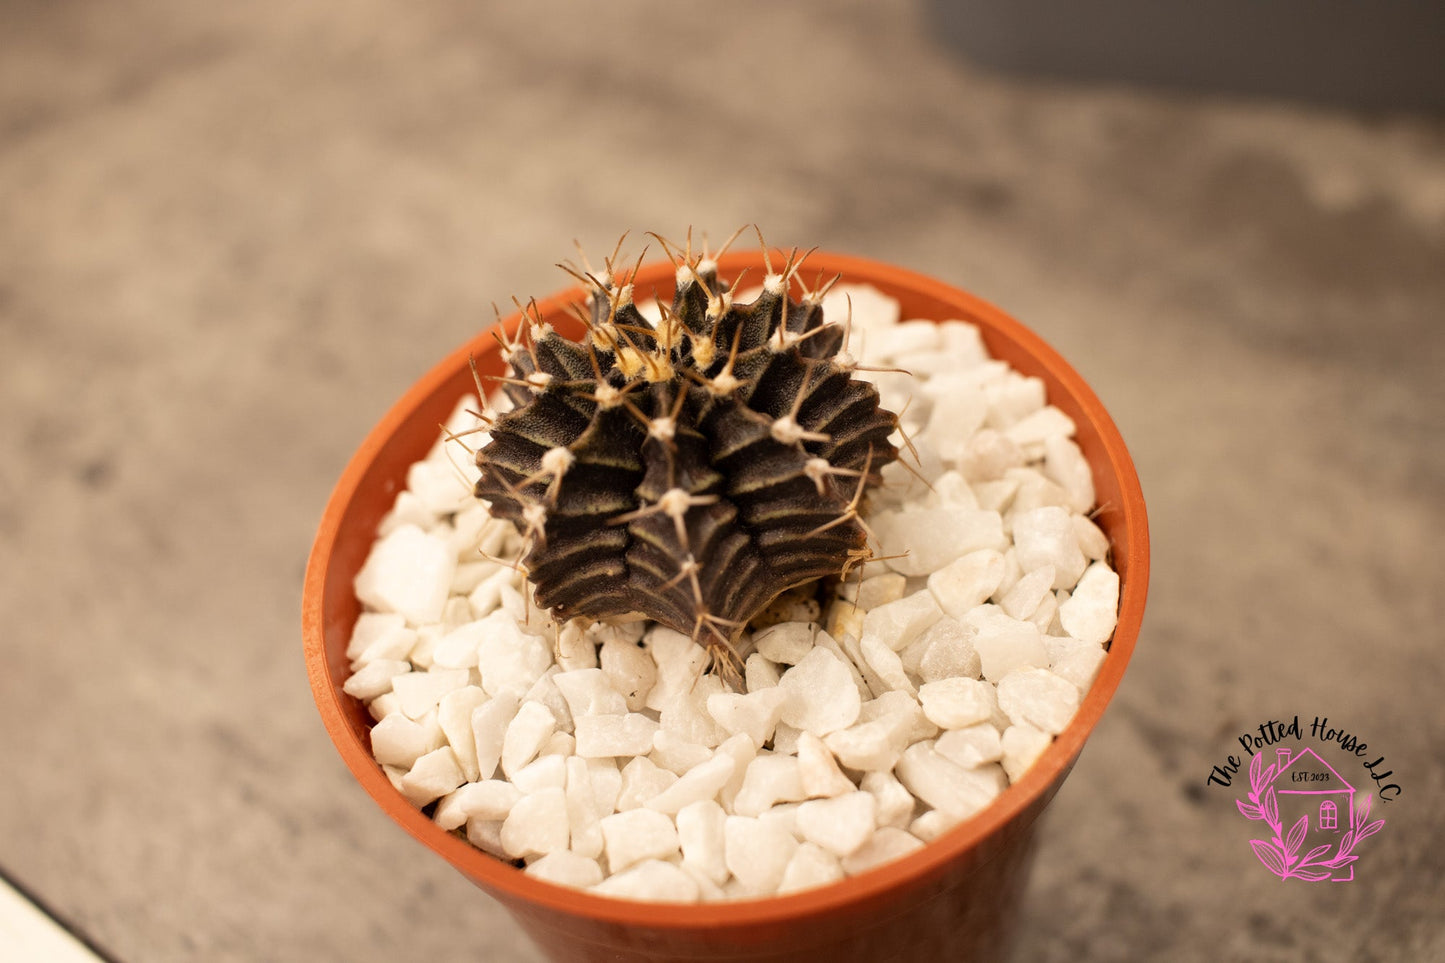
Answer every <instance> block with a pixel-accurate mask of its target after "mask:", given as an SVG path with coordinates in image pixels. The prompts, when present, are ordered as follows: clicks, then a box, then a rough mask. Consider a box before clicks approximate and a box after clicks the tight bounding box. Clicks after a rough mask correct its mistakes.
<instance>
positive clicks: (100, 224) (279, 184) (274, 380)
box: [0, 0, 1445, 963]
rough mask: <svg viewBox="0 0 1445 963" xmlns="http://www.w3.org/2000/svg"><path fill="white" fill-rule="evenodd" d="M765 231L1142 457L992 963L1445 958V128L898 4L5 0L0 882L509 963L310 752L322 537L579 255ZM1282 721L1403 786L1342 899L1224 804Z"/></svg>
mask: <svg viewBox="0 0 1445 963" xmlns="http://www.w3.org/2000/svg"><path fill="white" fill-rule="evenodd" d="M754 221H756V222H758V223H759V224H761V225H762V227H763V229H764V230H765V231H766V232H767V233H768V235H769V236H770V239H772V240H774V241H775V242H776V243H779V244H799V245H813V244H819V245H822V246H825V247H827V248H830V249H836V250H843V251H850V252H854V253H859V254H864V255H869V256H873V257H877V258H882V259H886V260H891V261H895V262H898V263H901V264H905V265H909V266H912V267H914V268H916V269H918V270H921V271H924V272H927V273H931V274H934V275H936V276H938V277H941V278H944V279H947V280H949V281H951V282H955V283H958V284H960V285H963V286H965V287H968V288H970V289H972V290H974V291H976V292H977V293H979V294H981V295H983V296H984V297H986V298H989V299H990V300H993V301H995V302H996V303H998V304H1000V305H1003V306H1005V307H1006V308H1007V309H1009V310H1010V311H1012V312H1013V313H1014V314H1015V315H1016V316H1018V317H1019V318H1021V319H1023V320H1024V321H1025V322H1027V323H1028V324H1030V325H1031V326H1033V327H1034V328H1035V329H1037V330H1038V331H1039V332H1040V333H1041V334H1043V336H1044V337H1045V338H1046V339H1047V340H1049V341H1050V342H1052V343H1053V344H1054V345H1055V346H1056V347H1057V348H1059V349H1060V350H1061V351H1062V352H1063V353H1064V355H1065V356H1066V357H1068V358H1070V359H1071V360H1072V361H1073V362H1074V364H1075V366H1076V367H1077V368H1078V369H1079V370H1080V371H1081V372H1082V373H1083V374H1084V376H1085V377H1086V378H1087V379H1088V380H1089V381H1090V382H1091V383H1092V384H1093V385H1094V386H1095V388H1096V390H1097V391H1098V393H1099V394H1100V395H1101V396H1102V398H1103V399H1104V401H1105V402H1106V403H1107V404H1108V405H1109V406H1110V407H1111V409H1112V411H1113V413H1114V415H1115V418H1116V420H1117V421H1118V423H1119V425H1120V427H1121V429H1122V431H1123V434H1124V436H1125V438H1126V439H1127V440H1128V442H1129V444H1130V446H1131V449H1132V451H1133V453H1134V456H1135V459H1136V461H1137V463H1138V466H1139V470H1140V474H1141V476H1142V478H1143V483H1144V488H1145V494H1146V497H1147V498H1148V501H1149V506H1150V511H1151V517H1152V523H1153V531H1154V581H1153V591H1152V593H1151V600H1150V605H1149V615H1148V619H1147V622H1146V626H1145V631H1144V633H1143V636H1142V637H1141V639H1140V642H1139V647H1138V653H1137V656H1136V659H1135V662H1134V664H1133V665H1132V667H1131V669H1130V671H1129V674H1128V676H1127V678H1126V679H1125V682H1124V686H1123V688H1122V689H1121V691H1120V694H1119V697H1118V699H1117V700H1116V702H1115V703H1114V705H1113V707H1112V708H1111V710H1110V712H1109V714H1108V715H1107V716H1106V717H1105V719H1104V722H1103V724H1102V726H1101V727H1100V729H1099V731H1098V733H1097V737H1096V739H1095V740H1094V741H1093V742H1092V743H1091V745H1090V747H1089V748H1088V749H1087V751H1086V752H1085V754H1084V756H1083V758H1082V760H1081V761H1080V763H1079V765H1078V767H1077V768H1076V770H1075V772H1074V774H1073V776H1072V778H1071V780H1070V782H1069V783H1068V784H1067V785H1066V786H1065V788H1064V790H1063V792H1062V793H1061V794H1060V795H1059V797H1058V799H1057V800H1056V803H1055V805H1054V806H1053V807H1052V809H1051V812H1050V814H1049V818H1048V820H1047V823H1046V826H1045V829H1044V840H1043V842H1044V845H1043V847H1042V851H1041V855H1040V858H1039V861H1038V864H1037V869H1036V873H1035V878H1034V881H1033V885H1032V889H1031V891H1030V896H1029V899H1030V902H1029V906H1028V911H1027V919H1026V924H1027V925H1026V929H1025V932H1024V933H1023V936H1022V946H1021V951H1020V958H1021V959H1028V960H1046V961H1064V960H1080V959H1085V960H1118V959H1171V960H1181V961H1190V960H1201V961H1202V960H1215V959H1223V958H1237V959H1245V958H1248V959H1265V960H1319V961H1346V960H1349V961H1355V960H1427V959H1445V929H1442V927H1441V924H1440V923H1439V922H1438V910H1439V907H1440V905H1441V903H1442V901H1445V883H1442V879H1445V848H1442V842H1445V828H1442V826H1445V824H1442V821H1441V819H1440V818H1439V808H1438V807H1439V804H1440V800H1441V797H1442V791H1445V776H1442V764H1445V751H1442V748H1441V746H1442V739H1441V737H1442V734H1445V710H1442V708H1441V701H1440V692H1441V689H1442V685H1445V670H1442V663H1441V655H1440V653H1441V644H1442V631H1441V615H1442V611H1441V603H1440V591H1441V589H1442V584H1441V583H1442V579H1441V575H1442V568H1445V566H1442V564H1441V561H1440V559H1441V547H1440V546H1441V539H1442V537H1445V525H1442V494H1445V491H1442V488H1445V485H1442V482H1445V437H1442V430H1441V424H1442V418H1441V416H1442V413H1445V405H1442V393H1445V392H1442V377H1441V369H1442V363H1445V334H1442V331H1445V323H1442V322H1445V125H1442V122H1441V121H1440V120H1439V119H1426V118H1411V117H1408V116H1355V115H1349V114H1343V113H1333V112H1330V111H1327V110H1322V109H1306V108H1299V107H1293V106H1289V105H1283V104H1270V103H1258V102H1243V101H1233V100H1224V99H1219V100H1211V99H1199V98H1183V97H1167V96H1163V95H1154V94H1149V93H1140V92H1130V91H1125V90H1119V89H1107V88H1106V89H1099V88H1082V87H1069V86H1060V85H1050V84H1043V83H1027V82H1020V81H1004V80H1000V79H996V78H990V77H988V76H986V75H983V74H980V73H978V72H976V71H974V70H971V69H970V68H969V67H967V66H966V65H964V64H962V63H960V62H958V61H957V60H955V59H954V58H953V57H952V56H950V54H949V53H948V52H947V51H946V50H943V49H940V48H939V47H937V46H935V45H934V44H933V43H932V41H931V40H930V37H929V36H928V35H927V32H926V30H925V29H924V27H923V24H922V20H921V17H920V15H919V12H918V10H917V9H915V7H914V6H913V5H912V4H909V3H907V2H904V0H890V2H881V3H880V2H874V3H864V2H857V0H854V2H845V3H823V2H821V0H814V2H807V3H797V4H787V5H783V4H767V3H761V2H744V3H738V4H728V5H720V6H718V7H715V8H713V10H712V11H711V12H710V13H709V14H707V15H706V16H705V15H704V14H703V13H702V12H701V11H699V10H698V9H696V8H694V7H693V6H692V5H686V4H662V3H652V4H649V3H643V2H636V0H622V2H615V3H610V4H607V5H599V6H592V5H582V4H575V5H573V4H559V3H549V2H542V3H529V4H499V3H497V4H473V3H462V2H454V0H418V2H414V3H408V4H387V3H379V2H376V0H358V2H354V3H348V4H328V3H314V2H307V0H289V2H284V3H282V2H275V0H259V2H255V3H248V4H233V5H223V4H187V3H179V2H164V0H136V2H133V3H129V4H125V5H120V4H109V3H99V2H94V0H91V2H82V0H72V2H67V3H47V2H41V0H9V2H6V3H4V4H0V412H3V415H0V451H3V452H4V454H3V455H0V546H3V552H0V611H3V614H4V619H5V621H4V627H3V631H0V772H3V773H4V776H3V782H0V785H3V790H0V867H3V869H4V871H5V872H7V873H9V874H11V875H12V876H13V877H15V878H16V879H18V880H19V881H21V882H23V884H24V885H25V886H26V887H27V888H29V889H31V890H32V891H34V892H35V893H37V894H38V895H40V896H41V897H43V898H44V899H45V900H46V901H47V902H49V903H50V904H52V905H53V906H54V907H56V908H57V910H58V911H60V912H61V913H62V914H63V915H64V916H65V917H67V918H68V919H69V920H70V921H71V922H73V923H74V924H75V925H77V926H79V927H80V928H82V929H83V930H84V931H85V932H86V933H88V934H89V935H90V936H91V937H92V938H93V939H94V940H95V941H96V942H97V943H98V944H100V945H101V946H103V947H104V948H106V949H107V951H108V952H110V953H111V954H112V955H114V957H115V958H117V959H119V960H123V961H127V963H129V961H137V963H139V961H147V963H169V961H182V960H187V961H189V960H207V961H211V963H228V961H242V960H246V961H251V960H268V961H293V960H294V961H314V960H331V959H346V960H352V961H367V960H378V961H380V960H397V959H406V960H478V961H480V960H519V961H531V960H536V959H537V958H538V957H537V955H536V954H535V951H533V950H531V949H530V947H529V945H528V944H527V943H526V942H525V940H524V938H523V937H522V936H521V935H520V934H519V932H518V931H517V930H516V929H515V928H514V927H513V925H512V924H511V923H510V921H509V920H508V919H507V918H506V916H505V915H504V914H503V913H502V911H501V910H500V909H499V908H498V907H497V906H496V905H495V904H493V903H492V902H490V901H489V900H488V899H487V898H486V897H485V896H483V895H482V894H481V893H480V892H479V891H477V890H475V889H473V888H472V887H471V886H470V885H469V884H467V883H466V882H465V881H463V880H462V879H461V877H459V876H458V875H456V874H454V873H453V872H452V871H451V870H449V869H448V868H447V867H446V866H445V865H444V864H443V863H442V862H441V861H439V860H437V859H435V858H433V857H432V856H430V855H429V854H428V853H427V852H425V851H424V850H423V849H422V848H420V847H419V846H417V845H415V844H414V843H413V842H412V841H411V840H410V839H409V838H408V837H406V836H405V835H404V834H403V833H402V832H401V831H400V830H399V829H397V828H396V827H394V826H393V825H391V824H390V823H389V822H388V821H387V819H386V818H385V817H384V816H383V815H382V814H381V812H380V811H379V810H378V809H377V808H376V807H375V806H374V805H373V804H372V803H371V801H370V800H369V799H368V798H367V797H366V796H365V795H364V794H363V793H362V792H361V791H360V790H359V789H358V788H357V787H356V786H354V785H353V784H352V783H351V781H350V777H349V776H348V775H347V773H346V772H345V771H344V770H343V768H342V766H341V763H340V761H339V759H338V758H337V756H336V754H335V753H334V751H333V750H332V748H331V746H330V743H329V742H328V740H327V738H326V736H325V734H324V732H323V731H322V729H321V726H320V725H319V722H318V719H317V716H316V713H315V711H314V709H313V707H312V705H311V700H310V696H309V693H308V690H307V686H306V681H305V675H304V672H303V668H302V664H301V650H300V640H299V627H298V621H299V619H298V610H299V600H300V586H301V577H302V570H303V565H304V561H305V556H306V552H307V550H308V547H309V544H310V540H311V537H312V533H313V531H314V526H315V524H316V522H317V520H318V519H319V516H320V513H321V509H322V506H323V504H324V502H325V499H326V497H327V494H328V492H329V490H330V487H331V485H332V483H333V481H334V480H335V478H336V477H337V475H338V474H339V472H340V470H341V468H342V466H343V464H344V463H345V460H346V459H347V457H348V455H349V454H350V451H351V450H352V448H353V447H354V446H355V444H356V443H357V442H358V441H359V440H360V438H361V437H362V436H363V434H364V433H365V431H366V430H367V429H368V427H369V426H370V425H371V424H372V423H373V422H374V421H375V419H376V418H377V417H378V416H379V415H380V414H381V413H382V412H383V411H384V410H385V409H386V408H387V407H388V406H389V405H390V404H391V403H392V401H393V400H394V399H395V398H396V397H397V396H398V394H399V393H400V392H401V391H402V390H403V389H404V388H405V387H406V386H407V385H408V384H409V383H410V382H411V381H412V380H414V379H415V378H416V377H417V376H419V375H420V374H421V373H422V372H423V371H424V370H425V369H426V368H427V367H428V366H429V365H430V364H431V363H432V362H433V361H434V360H435V359H437V358H439V357H440V356H441V355H442V354H443V353H445V352H446V351H448V350H450V349H451V348H452V347H454V346H455V345H456V344H458V343H459V342H460V341H462V340H463V339H464V338H466V337H467V336H468V335H469V334H471V333H472V332H473V331H475V330H476V329H477V328H478V326H480V325H482V324H484V323H485V322H486V321H487V320H488V319H489V317H490V314H491V312H490V308H489V307H488V304H489V302H491V301H494V300H495V301H499V302H505V301H506V300H507V299H508V298H509V297H510V296H511V295H512V294H521V295H526V294H532V293H535V294H543V293H546V292H549V291H551V290H553V289H555V288H557V287H559V286H561V282H562V281H563V278H562V276H561V275H560V273H559V272H557V271H556V270H555V269H554V268H552V267H551V265H552V263H553V262H554V261H556V260H559V259H561V258H563V257H566V256H568V254H569V253H570V251H571V240H572V238H573V237H577V238H580V239H581V240H582V241H583V242H584V243H585V244H588V245H589V246H591V247H593V248H601V247H602V246H603V245H610V244H611V242H612V240H613V239H614V238H615V237H616V235H617V234H619V233H620V232H621V231H622V230H625V229H633V230H646V229H657V230H660V231H663V232H672V233H680V232H681V231H683V230H684V229H685V227H686V226H687V225H689V224H692V225H696V226H698V227H699V228H706V229H708V230H710V231H711V232H713V233H714V234H715V235H721V234H725V233H727V232H729V231H731V230H732V229H733V228H734V227H735V226H737V225H739V224H744V223H750V222H754ZM1294 713H1298V714H1300V715H1301V716H1302V717H1303V718H1304V720H1305V722H1306V724H1307V723H1308V721H1309V720H1310V719H1311V718H1312V717H1313V716H1315V715H1328V716H1329V717H1330V719H1331V720H1332V722H1333V723H1334V724H1337V725H1341V726H1344V727H1345V728H1347V729H1349V730H1350V731H1352V732H1356V733H1358V734H1359V735H1360V736H1361V737H1362V738H1364V739H1366V740H1367V741H1368V742H1369V743H1370V745H1371V747H1372V748H1375V749H1378V750H1379V752H1380V753H1381V754H1383V755H1385V756H1386V757H1387V759H1388V765H1389V766H1390V767H1392V768H1393V769H1394V771H1395V773H1396V777H1395V778H1396V779H1397V780H1398V782H1399V783H1400V785H1401V786H1402V788H1403V793H1402V795H1401V796H1400V798H1399V799H1397V800H1395V801H1394V802H1392V803H1390V804H1388V805H1385V806H1383V807H1380V806H1377V814H1384V815H1386V816H1387V817H1388V822H1387V825H1386V827H1385V830H1384V832H1382V833H1381V834H1380V835H1379V836H1377V837H1375V838H1374V839H1372V840H1371V841H1370V844H1369V846H1368V848H1366V849H1364V850H1362V852H1361V861H1360V863H1359V864H1358V865H1359V873H1358V878H1357V879H1356V881H1355V882H1353V883H1351V884H1348V885H1343V886H1341V885H1330V886H1326V885H1309V884H1303V883H1298V882H1281V881H1280V880H1277V879H1275V878H1273V877H1272V876H1270V875H1269V874H1268V873H1266V872H1265V871H1264V870H1263V869H1262V868H1261V867H1260V866H1259V865H1258V864H1257V863H1255V862H1254V860H1253V858H1252V857H1251V855H1250V853H1249V851H1248V848H1247V843H1246V840H1247V839H1248V836H1249V832H1250V830H1251V828H1252V825H1251V824H1248V823H1246V822H1245V821H1244V820H1242V819H1241V818H1240V816H1239V815H1238V814H1237V813H1236V812H1235V810H1234V804H1233V802H1232V801H1231V800H1232V796H1231V794H1230V792H1228V791H1226V790H1221V789H1217V788H1213V787H1205V785H1204V780H1205V778H1206V776H1207V775H1208V773H1209V771H1210V767H1211V766H1212V765H1215V764H1216V763H1219V762H1222V761H1223V759H1224V757H1225V756H1226V755H1228V754H1229V753H1230V752H1231V751H1236V752H1237V751H1238V750H1237V748H1236V746H1235V739H1236V738H1237V736H1238V735H1239V734H1240V733H1241V732H1243V731H1245V730H1248V729H1252V728H1254V727H1255V726H1256V725H1257V724H1258V723H1260V722H1262V721H1265V720H1267V719H1271V718H1277V717H1279V716H1281V715H1292V714H1294ZM0 955H3V953H0Z"/></svg>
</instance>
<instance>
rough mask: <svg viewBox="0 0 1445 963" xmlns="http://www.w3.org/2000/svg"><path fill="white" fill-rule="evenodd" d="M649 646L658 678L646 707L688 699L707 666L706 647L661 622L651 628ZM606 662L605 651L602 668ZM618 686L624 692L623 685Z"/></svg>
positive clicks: (662, 706) (648, 639)
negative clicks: (662, 624)
mask: <svg viewBox="0 0 1445 963" xmlns="http://www.w3.org/2000/svg"><path fill="white" fill-rule="evenodd" d="M647 650H648V652H649V653H651V655H652V659H653V661H654V662H655V663H656V666H657V682H656V683H654V684H653V686H652V688H651V691H649V692H648V694H647V701H646V706H647V708H649V709H657V710H661V709H665V708H667V707H668V706H669V705H670V704H671V703H674V702H676V701H678V700H682V699H686V698H687V696H688V695H689V694H690V693H691V692H692V689H693V686H694V685H695V684H696V683H697V681H698V678H699V677H700V676H701V675H702V672H703V669H705V668H706V667H707V663H708V654H707V651H706V650H705V649H704V648H703V647H702V646H700V645H698V644H697V643H696V642H694V641H693V640H692V639H691V638H689V637H688V636H686V635H683V634H682V633H681V632H678V631H677V630H675V629H669V628H667V627H665V626H661V625H658V626H654V627H653V628H652V629H650V630H648V633H647ZM607 662H608V659H607V653H606V652H603V662H602V668H603V671H606V670H607ZM617 689H618V691H619V692H624V690H623V688H622V687H621V686H617ZM624 694H625V692H624Z"/></svg>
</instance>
